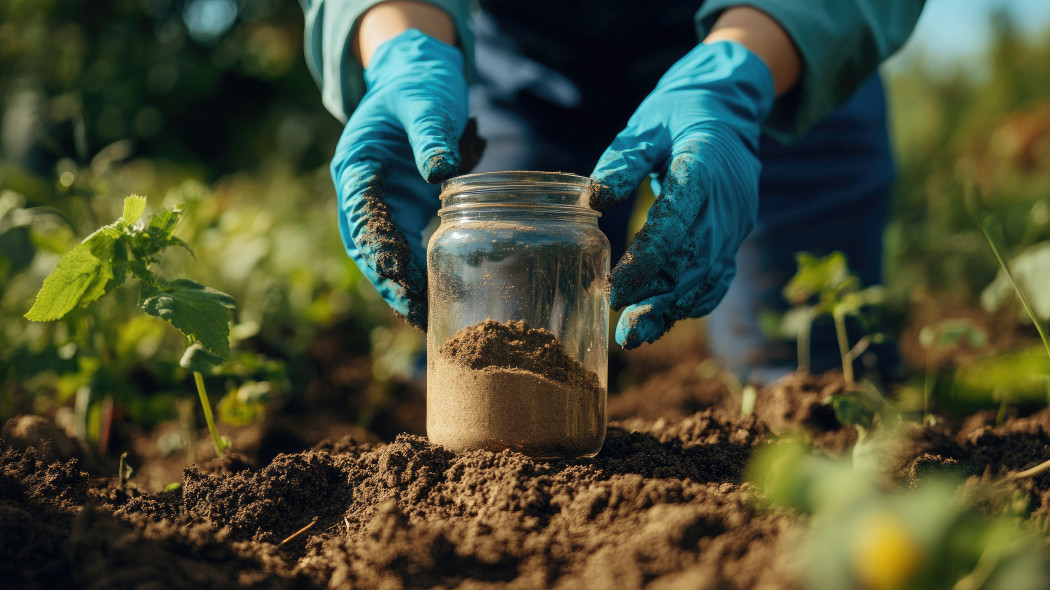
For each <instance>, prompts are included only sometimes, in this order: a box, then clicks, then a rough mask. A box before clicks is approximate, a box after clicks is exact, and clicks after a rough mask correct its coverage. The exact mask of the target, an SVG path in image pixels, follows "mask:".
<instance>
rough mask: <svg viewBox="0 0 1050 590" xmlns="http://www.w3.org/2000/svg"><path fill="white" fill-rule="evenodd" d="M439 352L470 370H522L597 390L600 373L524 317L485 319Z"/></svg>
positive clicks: (457, 335) (446, 344)
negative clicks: (498, 319) (499, 319)
mask: <svg viewBox="0 0 1050 590" xmlns="http://www.w3.org/2000/svg"><path fill="white" fill-rule="evenodd" d="M439 354H441V355H442V356H444V357H445V358H447V359H449V360H450V361H452V362H455V363H457V364H460V365H463V366H465V367H468V368H470V369H474V370H480V369H484V368H486V367H497V368H503V369H520V370H522V371H529V372H530V373H536V374H537V375H542V376H544V377H546V378H547V379H550V380H551V381H554V382H556V383H565V384H569V385H577V384H579V385H583V386H584V387H586V388H588V389H598V376H597V375H596V374H594V372H593V371H588V370H587V369H586V368H585V367H584V366H583V365H582V364H580V362H579V361H577V360H576V359H574V358H572V357H571V356H569V354H568V353H567V352H565V348H564V347H562V345H561V343H560V342H558V339H557V338H555V336H554V334H552V333H551V332H550V330H547V329H545V328H531V327H529V325H528V324H527V323H526V322H525V320H518V321H511V322H497V321H495V320H485V321H483V322H480V323H477V324H474V325H472V326H467V327H466V328H463V329H462V330H460V331H459V332H457V333H456V334H455V335H454V336H452V337H451V338H449V339H448V340H447V341H445V343H444V344H443V345H441V348H440V350H439Z"/></svg>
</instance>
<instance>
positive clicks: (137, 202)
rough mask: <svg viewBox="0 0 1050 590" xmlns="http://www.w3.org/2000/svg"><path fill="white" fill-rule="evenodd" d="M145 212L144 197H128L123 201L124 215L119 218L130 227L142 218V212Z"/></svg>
mask: <svg viewBox="0 0 1050 590" xmlns="http://www.w3.org/2000/svg"><path fill="white" fill-rule="evenodd" d="M145 210H146V197H140V196H138V195H128V196H127V197H126V198H125V199H124V215H123V216H122V217H121V221H123V222H124V223H125V224H127V225H132V224H134V223H135V222H136V221H138V220H139V217H142V212H143V211H145Z"/></svg>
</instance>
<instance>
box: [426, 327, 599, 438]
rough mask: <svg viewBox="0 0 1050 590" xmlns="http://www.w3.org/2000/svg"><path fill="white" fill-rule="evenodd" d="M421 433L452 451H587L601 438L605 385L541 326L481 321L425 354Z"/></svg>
mask: <svg viewBox="0 0 1050 590" xmlns="http://www.w3.org/2000/svg"><path fill="white" fill-rule="evenodd" d="M427 435H428V436H429V438H430V440H431V441H432V442H434V443H437V444H440V445H443V446H446V447H448V448H451V449H454V450H471V449H486V450H492V451H499V450H503V449H511V450H513V451H518V452H521V453H524V454H526V455H530V456H532V457H535V458H564V457H581V456H591V455H594V454H595V453H597V452H598V450H599V449H600V448H601V445H602V441H603V439H604V437H605V390H604V389H603V388H602V387H601V382H600V380H599V378H598V375H597V373H595V372H594V371H591V370H590V369H588V368H586V367H584V366H583V365H582V364H581V363H580V362H579V361H577V360H576V359H574V358H573V357H571V356H570V355H569V354H568V353H567V352H566V351H565V349H564V347H562V345H561V343H560V342H558V339H557V338H556V337H555V336H554V334H552V333H551V332H550V331H549V330H546V329H543V328H532V327H530V326H529V325H528V324H527V323H526V322H525V321H524V320H519V321H511V322H497V321H495V320H485V321H483V322H481V323H478V324H474V325H472V326H468V327H466V328H463V329H462V330H460V331H459V332H457V333H456V334H455V335H454V336H452V337H451V338H449V340H448V341H446V342H445V344H444V345H443V346H442V347H441V348H440V349H439V351H438V354H437V358H434V359H431V363H430V371H429V374H428V379H427Z"/></svg>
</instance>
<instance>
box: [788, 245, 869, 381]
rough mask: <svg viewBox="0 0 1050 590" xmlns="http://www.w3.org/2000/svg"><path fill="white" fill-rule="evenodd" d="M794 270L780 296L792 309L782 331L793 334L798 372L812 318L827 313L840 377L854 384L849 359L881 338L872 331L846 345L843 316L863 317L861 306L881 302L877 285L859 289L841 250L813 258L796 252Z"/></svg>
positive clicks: (804, 367) (805, 368)
mask: <svg viewBox="0 0 1050 590" xmlns="http://www.w3.org/2000/svg"><path fill="white" fill-rule="evenodd" d="M796 260H797V262H798V271H797V272H796V273H795V276H793V277H791V280H790V281H788V284H787V285H785V286H784V291H783V294H784V298H785V299H787V300H788V302H790V303H791V304H792V305H793V306H794V308H793V309H792V310H790V311H789V312H788V313H787V314H785V315H784V318H783V323H784V326H785V331H788V330H790V331H791V332H793V333H794V334H796V335H797V341H798V359H799V371H800V372H803V373H808V372H809V370H810V342H809V341H810V334H811V332H812V329H813V321H814V320H816V319H817V318H818V317H820V316H822V315H830V316H831V317H832V318H833V319H834V321H835V336H836V338H837V340H838V345H839V356H840V357H841V359H842V376H843V378H844V379H845V380H846V384H847V385H853V384H854V377H853V361H854V360H856V358H857V357H859V356H860V355H861V354H863V353H864V351H865V350H867V348H868V346H870V345H871V344H872V343H874V342H877V341H879V340H880V339H881V335H879V334H872V335H869V336H865V337H864V338H861V339H860V340H859V341H858V342H857V343H856V344H855V345H853V346H850V343H849V337H848V336H847V334H846V318H847V317H850V316H853V317H863V313H864V308H865V307H867V306H869V305H875V304H878V303H881V302H882V299H883V295H882V289H881V288H880V287H877V286H874V287H868V288H865V289H861V288H860V280H859V279H857V277H856V276H854V275H853V274H851V273H850V271H849V266H848V264H847V262H846V255H845V254H843V253H842V252H838V251H835V252H832V253H831V254H829V255H827V256H825V257H823V258H817V257H816V256H814V255H813V254H810V253H809V252H799V253H798V254H797V255H796Z"/></svg>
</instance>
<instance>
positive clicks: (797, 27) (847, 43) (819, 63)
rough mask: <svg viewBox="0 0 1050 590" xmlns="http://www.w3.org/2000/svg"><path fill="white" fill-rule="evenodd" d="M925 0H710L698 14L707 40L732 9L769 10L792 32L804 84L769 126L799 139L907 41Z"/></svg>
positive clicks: (780, 135) (777, 107)
mask: <svg viewBox="0 0 1050 590" xmlns="http://www.w3.org/2000/svg"><path fill="white" fill-rule="evenodd" d="M924 3H925V2H924V0H809V1H807V2H802V1H800V0H746V1H741V0H707V1H706V2H704V3H703V5H702V6H701V7H700V10H699V11H698V12H697V14H696V26H697V30H698V32H699V34H700V38H701V39H703V38H704V37H706V36H707V32H708V31H710V30H711V27H712V26H714V24H715V21H716V20H717V19H718V16H719V15H720V14H721V13H722V12H723V11H725V10H726V9H728V8H732V7H734V6H740V5H747V6H751V7H754V8H757V9H758V10H761V11H762V12H765V13H766V14H768V15H769V16H770V17H772V18H773V19H774V20H776V21H777V22H778V23H779V24H780V26H781V27H783V28H784V30H785V31H787V33H788V36H790V37H791V40H792V41H793V42H794V44H795V47H796V48H797V49H798V52H799V54H800V56H801V58H802V77H801V79H800V81H799V84H797V85H796V86H795V88H792V89H791V90H790V91H788V92H787V93H786V94H785V95H783V96H781V97H780V98H779V99H778V100H777V102H776V103H775V104H774V106H773V111H772V112H771V113H770V115H769V117H768V118H767V119H766V124H765V128H764V131H765V132H766V133H767V134H768V135H770V136H772V137H773V138H775V139H777V140H778V141H781V142H785V143H787V142H791V141H794V140H796V139H798V138H799V137H800V136H801V135H802V134H803V133H805V131H806V130H807V129H809V128H810V127H811V126H812V125H813V124H814V123H816V122H817V121H819V120H820V119H821V118H822V117H823V116H824V115H825V114H827V113H828V112H829V111H831V110H832V109H833V108H834V107H836V106H838V105H840V104H842V103H843V102H845V101H846V100H847V99H849V98H850V96H852V95H853V93H854V92H855V91H856V90H857V88H858V87H860V85H861V84H863V83H864V82H865V81H866V80H867V79H868V78H869V77H870V76H871V74H872V72H874V71H875V69H876V68H878V66H879V64H880V63H882V61H883V60H885V59H886V58H888V57H889V56H890V55H892V54H893V53H894V52H895V51H897V49H899V48H900V47H901V45H903V44H904V42H905V41H906V40H907V39H908V35H910V34H911V31H912V29H914V28H915V22H916V21H917V20H918V19H919V13H920V12H921V11H922V7H923V4H924Z"/></svg>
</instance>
